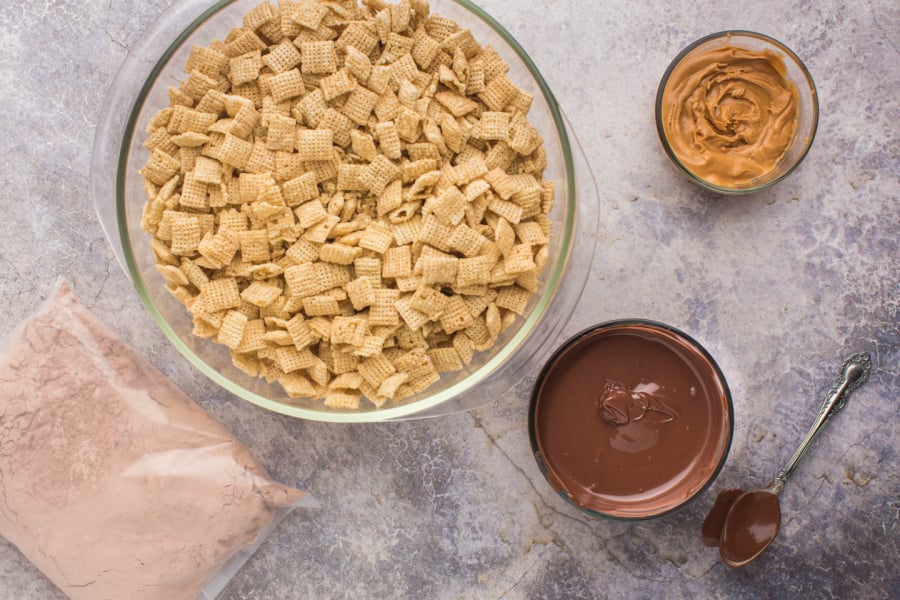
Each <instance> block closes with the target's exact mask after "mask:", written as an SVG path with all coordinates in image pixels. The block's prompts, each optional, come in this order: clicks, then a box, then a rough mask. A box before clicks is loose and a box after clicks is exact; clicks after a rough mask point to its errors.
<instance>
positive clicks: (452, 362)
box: [428, 348, 463, 373]
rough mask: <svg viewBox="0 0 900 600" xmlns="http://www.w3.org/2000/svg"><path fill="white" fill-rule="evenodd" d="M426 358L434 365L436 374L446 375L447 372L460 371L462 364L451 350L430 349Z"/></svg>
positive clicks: (454, 351)
mask: <svg viewBox="0 0 900 600" xmlns="http://www.w3.org/2000/svg"><path fill="white" fill-rule="evenodd" d="M428 358H430V359H431V362H432V364H434V368H435V370H437V372H438V373H446V372H449V371H462V368H463V364H462V361H461V360H460V358H459V354H457V352H456V350H455V349H453V348H432V349H431V350H428Z"/></svg>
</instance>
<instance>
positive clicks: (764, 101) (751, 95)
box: [660, 46, 799, 188]
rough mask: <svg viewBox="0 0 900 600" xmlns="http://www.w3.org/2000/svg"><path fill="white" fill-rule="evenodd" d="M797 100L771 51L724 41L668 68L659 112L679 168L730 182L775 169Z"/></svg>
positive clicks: (737, 183)
mask: <svg viewBox="0 0 900 600" xmlns="http://www.w3.org/2000/svg"><path fill="white" fill-rule="evenodd" d="M798 103H799V94H798V92H797V87H796V86H795V85H794V84H793V82H791V81H790V80H788V79H787V77H786V71H785V67H784V63H783V62H782V60H781V58H780V57H779V56H778V55H776V54H775V53H774V52H772V51H770V50H763V51H753V50H747V49H744V48H737V47H734V46H725V47H722V48H715V49H711V50H705V51H698V52H695V53H691V54H688V55H687V56H685V57H684V58H683V59H682V60H681V61H680V62H679V63H678V64H677V65H676V66H675V68H674V69H673V70H672V72H671V73H670V74H669V78H668V81H667V82H666V86H665V89H664V90H663V94H662V99H661V106H660V110H661V116H662V125H663V129H664V132H665V136H666V140H667V141H668V143H669V147H670V148H671V149H672V152H674V154H675V155H676V156H677V158H678V160H679V161H681V163H682V164H683V165H684V166H685V168H687V169H688V170H689V171H691V172H692V173H694V174H695V175H696V176H697V177H699V178H701V179H704V180H706V181H708V182H710V183H712V184H714V185H718V186H721V187H728V188H734V187H745V186H746V185H747V184H750V183H752V182H753V181H754V180H755V179H757V178H759V177H762V176H763V175H765V174H766V173H769V172H770V171H772V170H773V169H775V168H776V166H777V164H778V161H779V160H780V159H781V157H782V156H784V154H785V152H786V151H787V149H788V147H789V146H790V144H791V141H792V140H793V138H794V133H795V131H796V129H797V110H798V109H797V107H798Z"/></svg>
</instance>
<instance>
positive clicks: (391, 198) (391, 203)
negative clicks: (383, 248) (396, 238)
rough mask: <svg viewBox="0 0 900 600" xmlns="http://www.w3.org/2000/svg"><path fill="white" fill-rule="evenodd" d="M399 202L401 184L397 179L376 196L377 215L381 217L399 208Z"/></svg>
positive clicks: (400, 202) (401, 202) (400, 201)
mask: <svg viewBox="0 0 900 600" xmlns="http://www.w3.org/2000/svg"><path fill="white" fill-rule="evenodd" d="M401 204H403V184H402V183H401V182H400V181H399V180H397V181H393V182H391V183H390V184H388V185H387V186H385V188H384V189H383V190H382V192H381V193H380V194H379V196H378V201H377V204H376V210H377V214H378V216H379V217H383V216H385V215H386V214H388V213H389V212H391V211H393V210H395V209H397V208H399V207H400V205H401ZM398 243H400V242H398Z"/></svg>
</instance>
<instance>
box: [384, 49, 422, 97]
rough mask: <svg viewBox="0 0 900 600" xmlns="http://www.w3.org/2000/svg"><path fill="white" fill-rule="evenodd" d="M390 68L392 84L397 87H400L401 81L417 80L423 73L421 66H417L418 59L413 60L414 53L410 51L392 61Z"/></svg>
mask: <svg viewBox="0 0 900 600" xmlns="http://www.w3.org/2000/svg"><path fill="white" fill-rule="evenodd" d="M388 70H389V71H388V72H389V74H390V84H391V85H392V86H394V88H395V89H396V88H397V87H399V85H400V82H401V81H403V80H404V79H405V80H407V81H416V80H418V79H419V76H420V75H421V73H420V71H419V68H418V67H417V66H416V61H415V60H413V57H412V55H411V54H409V53H406V54H404V55H403V56H401V57H400V58H398V59H397V60H395V61H394V62H393V63H391V64H390V66H389V67H388Z"/></svg>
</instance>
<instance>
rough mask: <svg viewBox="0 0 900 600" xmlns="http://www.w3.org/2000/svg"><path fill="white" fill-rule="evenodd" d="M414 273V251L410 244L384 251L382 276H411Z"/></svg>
mask: <svg viewBox="0 0 900 600" xmlns="http://www.w3.org/2000/svg"><path fill="white" fill-rule="evenodd" d="M411 274H412V252H411V250H410V246H409V245H405V246H397V247H394V248H388V249H387V250H386V251H385V253H384V265H383V267H382V271H381V275H382V277H389V278H397V277H409V276H410V275H411Z"/></svg>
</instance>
